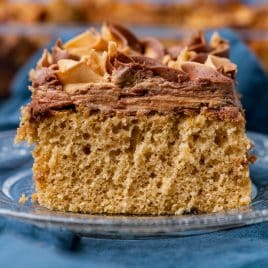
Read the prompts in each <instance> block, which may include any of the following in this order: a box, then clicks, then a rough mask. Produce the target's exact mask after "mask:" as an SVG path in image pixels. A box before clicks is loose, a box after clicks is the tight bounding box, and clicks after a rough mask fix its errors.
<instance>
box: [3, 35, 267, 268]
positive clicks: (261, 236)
mask: <svg viewBox="0 0 268 268" xmlns="http://www.w3.org/2000/svg"><path fill="white" fill-rule="evenodd" d="M221 34H222V35H223V36H224V37H225V38H227V39H229V40H230V41H231V46H232V49H231V58H232V60H233V61H234V62H235V63H237V64H238V69H239V72H238V75H237V81H238V88H239V91H240V92H241V93H242V95H243V99H242V102H243V105H244V107H245V109H246V115H247V120H248V125H247V127H248V129H251V130H255V131H260V132H266V133H268V78H267V76H266V74H265V72H264V71H263V69H262V67H261V66H260V64H259V62H258V61H257V59H256V57H255V56H254V55H253V54H252V53H251V51H250V50H249V49H248V48H247V47H246V46H245V45H244V44H243V43H242V42H241V41H240V40H239V38H238V37H237V36H236V35H235V34H234V33H233V32H231V31H229V30H223V31H221ZM64 38H67V36H65V37H64ZM38 57H39V55H35V56H34V57H33V59H31V60H30V62H29V63H28V64H27V65H26V66H25V67H24V68H23V69H22V70H21V71H20V72H19V73H18V75H17V77H16V79H15V80H14V83H13V91H12V96H11V98H10V99H9V100H7V101H2V102H1V103H0V129H1V130H4V129H11V128H15V127H16V126H17V124H18V118H19V107H20V106H21V105H23V104H25V103H27V102H28V101H29V96H30V94H29V92H28V91H27V90H26V87H27V83H28V82H27V80H28V78H27V72H28V70H29V69H30V68H32V67H33V66H34V62H36V60H37V58H38ZM4 175H5V174H3V173H2V174H1V173H0V178H1V177H2V176H4ZM0 248H1V250H0V267H5V268H8V267H38V268H42V267H51V268H53V267H180V266H182V267H268V223H262V224H257V225H253V226H249V227H243V228H239V229H234V230H228V231H221V232H216V233H211V234H206V235H199V236H191V237H183V238H172V239H157V240H137V241H134V240H128V241H122V240H105V239H102V240H101V239H100V240H98V239H92V238H91V239H90V238H82V239H79V238H78V237H76V236H74V235H73V234H71V233H69V232H64V231H61V232H55V231H51V230H46V229H39V228H37V227H32V226H29V225H27V224H21V223H17V222H15V221H11V220H7V219H4V218H0Z"/></svg>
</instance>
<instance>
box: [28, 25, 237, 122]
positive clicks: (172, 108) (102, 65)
mask: <svg viewBox="0 0 268 268" xmlns="http://www.w3.org/2000/svg"><path fill="white" fill-rule="evenodd" d="M228 53H229V44H228V42H227V41H225V40H223V39H221V37H220V36H219V35H218V34H217V33H215V34H214V35H213V36H212V38H211V40H210V42H207V41H206V39H205V38H204V35H203V34H202V33H198V34H197V35H196V36H194V37H193V38H192V39H191V40H190V42H189V43H188V44H187V45H186V46H185V47H179V46H175V47H169V48H167V47H164V46H163V45H162V44H161V42H159V41H158V40H156V39H154V38H149V37H148V38H144V39H139V38H137V37H136V36H135V35H134V34H133V33H131V32H130V31H129V30H127V29H126V28H124V27H123V26H121V25H115V24H105V25H104V26H103V27H102V29H101V32H97V31H96V30H94V29H90V30H88V31H86V32H84V33H82V34H80V35H78V36H76V37H74V38H73V39H71V40H69V41H68V42H67V43H65V44H62V42H61V41H58V42H56V44H55V46H54V47H53V48H52V50H51V52H49V51H48V50H45V51H44V53H43V55H42V57H41V59H40V60H39V62H38V63H37V66H36V69H35V70H32V71H31V72H30V78H31V80H32V86H31V87H30V89H31V90H32V93H33V94H32V101H31V103H30V104H29V105H28V108H29V111H30V115H31V118H32V120H39V119H40V118H42V116H47V115H49V114H51V112H53V111H55V110H64V109H74V110H75V109H77V108H79V107H83V108H87V109H88V110H90V111H92V110H93V111H101V112H103V113H105V114H110V113H123V114H150V113H155V112H157V113H163V114H166V113H176V114H192V113H200V112H206V113H208V114H209V115H211V116H216V117H217V118H219V119H222V120H225V119H228V120H241V118H242V114H241V112H242V110H241V106H240V102H239V99H238V97H237V94H236V91H235V80H234V79H235V74H236V71H237V70H236V65H235V64H234V63H232V62H231V61H230V60H229V59H228Z"/></svg>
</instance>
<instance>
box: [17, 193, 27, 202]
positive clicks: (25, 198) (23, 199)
mask: <svg viewBox="0 0 268 268" xmlns="http://www.w3.org/2000/svg"><path fill="white" fill-rule="evenodd" d="M27 199H28V198H27V196H26V195H25V194H22V195H21V197H20V199H19V203H21V204H25V203H26V201H27Z"/></svg>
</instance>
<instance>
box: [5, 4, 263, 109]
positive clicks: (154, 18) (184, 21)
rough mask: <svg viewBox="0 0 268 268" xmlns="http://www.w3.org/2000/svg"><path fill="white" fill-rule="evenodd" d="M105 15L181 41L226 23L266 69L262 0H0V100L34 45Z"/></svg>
mask: <svg viewBox="0 0 268 268" xmlns="http://www.w3.org/2000/svg"><path fill="white" fill-rule="evenodd" d="M107 20H108V21H112V22H117V23H122V24H124V25H127V26H130V27H131V28H132V29H134V31H137V32H139V34H141V35H142V34H144V35H153V36H157V37H158V38H160V39H162V40H163V41H164V42H166V43H173V42H184V41H185V40H186V39H187V37H188V36H190V35H191V34H192V32H193V31H194V30H196V29H212V28H213V29H214V28H217V29H218V28H225V27H229V28H232V29H233V30H235V31H236V32H237V33H238V34H239V36H241V38H242V39H243V40H244V41H245V42H246V43H247V44H248V45H249V46H250V48H251V49H252V50H253V51H254V53H255V54H256V55H257V57H258V58H259V59H260V61H261V63H262V65H263V67H264V68H265V69H266V70H267V72H268V1H267V0H264V1H245V0H244V1H243V0H229V1H228V0H225V1H224V0H219V1H216V0H214V1H213V0H203V1H201V0H188V1H187V0H184V1H170V0H169V1H164V0H163V1H159V0H158V1H153V0H151V1H149V0H148V1H144V0H143V1H142V0H140V1H138V0H136V1H123V0H121V1H120V0H116V1H111V0H77V1H74V0H73V1H67V0H51V1H29V0H28V1H26V0H25V1H19V0H18V1H15V0H13V1H10V0H9V1H8V0H0V78H1V79H0V81H1V82H0V99H1V102H2V103H3V100H4V99H7V98H9V97H10V95H11V83H12V81H13V79H14V77H15V76H16V73H17V72H18V70H19V69H20V68H21V67H22V66H24V65H25V63H26V62H27V61H28V60H29V58H30V57H31V56H32V55H33V54H34V53H35V52H36V51H37V50H38V49H40V48H41V47H44V46H46V45H47V44H48V43H50V42H51V41H52V40H54V39H55V38H56V37H58V36H61V35H63V34H66V32H67V33H69V34H70V35H72V34H76V33H79V32H81V31H83V30H84V29H86V28H88V27H89V26H93V25H98V24H99V23H101V22H103V21H107ZM1 102H0V105H1Z"/></svg>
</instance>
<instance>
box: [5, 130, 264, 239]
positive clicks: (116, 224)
mask: <svg viewBox="0 0 268 268" xmlns="http://www.w3.org/2000/svg"><path fill="white" fill-rule="evenodd" d="M14 135H15V132H14V131H9V132H2V133H0V215H2V216H7V217H11V218H14V219H17V220H19V221H23V222H27V223H30V224H33V225H36V226H39V227H49V228H60V229H66V230H69V231H72V232H74V233H76V234H79V235H85V236H94V237H110V238H122V239H128V238H147V237H171V236H185V235H195V234H202V233H207V232H211V231H217V230H222V229H228V228H234V227H238V226H243V225H249V224H253V223H260V222H263V221H266V220H268V136H265V135H262V134H257V133H252V132H249V133H248V135H249V137H250V138H251V139H252V140H253V141H254V143H255V148H254V150H253V152H254V153H255V154H256V155H257V156H258V160H257V162H256V163H255V164H254V165H252V166H251V168H250V169H251V178H252V182H253V185H254V187H253V188H254V191H253V203H252V205H251V206H248V207H243V208H240V209H234V210H229V211H226V212H221V213H211V214H201V215H183V216H120V215H118V216H108V215H89V214H74V213H59V212H53V211H49V210H47V209H45V208H42V207H40V206H38V205H36V204H32V203H31V201H27V202H26V203H25V204H21V203H19V202H18V200H19V198H20V196H21V195H22V194H25V195H26V196H31V194H32V193H33V191H34V185H33V181H32V171H31V165H32V159H31V158H30V148H29V147H27V145H26V144H21V145H13V140H14ZM3 169H4V170H3Z"/></svg>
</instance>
